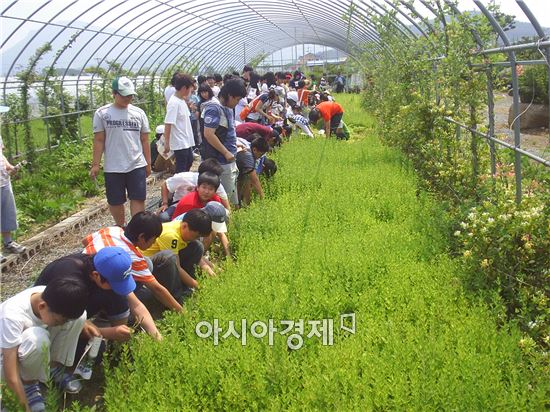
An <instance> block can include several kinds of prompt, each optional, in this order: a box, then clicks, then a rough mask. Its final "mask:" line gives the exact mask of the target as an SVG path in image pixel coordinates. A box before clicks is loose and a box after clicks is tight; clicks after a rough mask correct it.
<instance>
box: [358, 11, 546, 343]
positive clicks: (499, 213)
mask: <svg viewBox="0 0 550 412" xmlns="http://www.w3.org/2000/svg"><path fill="white" fill-rule="evenodd" d="M443 11H444V12H445V13H446V14H447V15H448V16H452V15H453V13H452V10H450V9H448V8H446V7H445V8H444V9H443ZM495 14H496V15H497V17H499V18H501V20H504V21H503V26H504V25H505V23H506V22H507V21H508V22H509V21H510V19H509V16H508V18H506V16H503V15H502V14H500V13H495ZM376 22H377V27H378V30H379V32H380V35H381V39H382V42H383V43H384V44H385V45H387V46H388V49H389V50H391V55H390V54H378V59H377V60H369V61H368V64H367V63H366V65H365V67H366V68H367V69H366V70H367V72H366V76H367V78H368V79H369V83H370V86H369V88H368V90H367V92H366V94H365V99H364V104H365V106H366V107H367V108H368V109H369V110H371V111H372V112H373V113H375V114H376V117H377V119H378V131H379V134H380V136H381V137H382V139H383V140H384V141H385V142H387V143H388V144H390V145H393V146H396V147H399V148H400V149H401V150H402V151H403V152H404V153H405V154H406V156H407V158H408V159H409V161H410V162H411V165H412V166H413V167H414V170H415V171H416V173H417V174H418V176H419V177H420V178H421V182H422V187H423V188H426V189H427V190H429V191H431V192H433V193H435V194H437V196H438V197H439V199H441V200H442V201H443V202H444V203H445V204H446V205H447V208H448V211H449V216H450V219H451V226H452V227H451V230H450V233H449V235H450V236H451V237H452V241H453V245H454V247H453V252H454V253H456V254H458V255H461V256H462V259H463V263H464V264H465V265H466V267H467V268H468V269H469V271H470V274H471V277H470V284H471V287H472V288H474V289H475V290H477V291H480V292H481V293H483V294H485V295H486V296H492V295H493V294H494V292H496V293H498V295H499V296H500V298H501V299H502V301H503V303H504V304H505V305H506V308H507V318H508V319H514V320H515V321H517V322H518V323H519V324H520V325H521V327H522V330H523V331H524V332H525V333H526V334H525V336H524V338H522V340H521V345H522V346H523V347H524V349H525V350H526V351H528V352H531V353H533V354H534V353H535V349H536V346H537V344H538V345H540V347H539V349H542V351H541V352H543V353H544V351H546V350H548V347H549V344H550V305H549V304H548V303H549V299H550V282H549V280H550V255H549V253H548V251H549V250H550V221H549V219H550V192H549V183H550V171H549V170H548V169H547V168H545V167H544V166H542V165H539V164H537V163H534V162H531V161H528V159H527V158H524V159H523V160H522V168H523V172H522V178H523V200H522V202H521V203H520V204H517V203H516V202H515V201H514V194H515V176H514V169H513V161H514V160H513V159H514V155H513V153H512V152H511V151H509V150H508V149H500V148H499V147H498V146H497V147H496V160H497V163H496V171H495V173H491V164H490V147H489V144H488V143H487V141H486V140H484V139H482V138H480V137H479V136H476V135H473V134H471V133H470V132H468V131H465V130H462V132H461V133H459V132H457V128H456V126H455V125H453V124H451V123H449V122H447V121H446V120H445V117H451V118H453V119H455V120H456V121H458V122H460V123H463V124H466V125H467V126H469V127H470V128H473V129H477V130H479V131H481V132H486V131H487V126H486V122H487V120H486V116H487V114H486V113H487V105H488V101H487V82H488V77H489V78H491V79H492V80H493V81H494V82H495V85H496V86H497V87H498V84H499V83H498V79H501V80H502V79H504V81H503V82H501V83H500V84H501V86H502V87H503V89H504V88H505V83H506V80H505V79H506V78H509V75H508V76H506V73H505V72H504V71H502V72H497V71H496V70H495V69H494V68H492V67H491V66H487V69H479V68H478V67H476V66H475V65H473V64H474V63H490V61H494V60H500V61H502V60H505V59H506V58H505V56H503V55H492V56H489V57H481V56H476V55H475V54H472V51H473V50H476V49H477V48H478V45H477V44H476V42H475V41H474V38H473V36H472V31H471V30H472V29H475V30H476V31H477V33H478V34H479V36H480V38H481V39H482V40H483V41H485V42H486V43H485V44H486V46H487V47H488V48H489V47H491V46H493V44H492V43H491V42H492V41H493V42H494V34H493V31H492V29H491V28H490V27H489V25H488V23H487V22H486V19H485V18H484V17H483V16H480V15H467V14H466V15H461V16H458V17H456V16H455V17H452V18H447V19H446V20H445V19H443V20H441V21H440V22H436V23H435V24H434V25H433V26H434V31H433V32H432V33H431V34H429V35H428V37H427V38H424V37H421V38H419V39H418V40H415V41H406V42H403V39H402V38H399V37H398V36H396V34H395V32H394V30H393V29H392V26H391V24H390V21H389V19H387V18H381V19H377V20H376ZM441 56H443V57H441ZM506 70H508V71H509V69H506ZM526 70H527V71H530V70H531V69H529V68H526ZM539 71H540V69H533V73H531V74H530V75H529V76H525V77H523V80H522V81H528V82H532V81H534V80H533V79H534V78H538V77H540V76H538V74H537V73H538V72H539ZM495 79H497V80H495ZM539 80H540V79H539ZM538 82H539V83H541V84H542V85H544V84H546V87H547V84H548V83H547V80H546V83H544V81H542V80H540V81H538ZM524 90H525V87H524ZM542 94H544V92H542ZM546 99H547V94H546Z"/></svg>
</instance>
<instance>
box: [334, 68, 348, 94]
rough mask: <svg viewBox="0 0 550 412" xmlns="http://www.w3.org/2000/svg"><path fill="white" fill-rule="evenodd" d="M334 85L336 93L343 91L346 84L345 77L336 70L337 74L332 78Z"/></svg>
mask: <svg viewBox="0 0 550 412" xmlns="http://www.w3.org/2000/svg"><path fill="white" fill-rule="evenodd" d="M334 86H335V87H334V88H335V91H336V93H342V92H343V91H344V87H345V86H346V78H345V77H344V76H342V73H340V72H338V75H337V76H336V78H335V79H334Z"/></svg>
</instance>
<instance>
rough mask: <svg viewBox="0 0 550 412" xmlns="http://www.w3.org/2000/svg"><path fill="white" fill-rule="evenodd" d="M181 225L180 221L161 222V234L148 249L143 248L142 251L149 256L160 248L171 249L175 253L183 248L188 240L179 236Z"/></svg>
mask: <svg viewBox="0 0 550 412" xmlns="http://www.w3.org/2000/svg"><path fill="white" fill-rule="evenodd" d="M181 225H182V222H181V221H174V222H168V223H163V224H162V233H161V235H160V236H159V237H158V238H157V240H155V243H153V245H152V246H151V247H150V248H149V249H147V250H143V251H142V253H143V254H144V255H145V256H148V257H151V256H153V255H154V254H155V253H157V252H160V251H161V250H171V251H172V252H173V253H174V254H175V255H177V254H178V253H179V251H180V250H182V249H185V248H186V247H187V245H188V242H186V241H185V240H183V238H182V237H181Z"/></svg>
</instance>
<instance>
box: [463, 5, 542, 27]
mask: <svg viewBox="0 0 550 412" xmlns="http://www.w3.org/2000/svg"><path fill="white" fill-rule="evenodd" d="M482 3H483V4H484V5H485V6H486V5H488V4H491V3H492V1H487V0H482ZM495 3H496V4H498V5H500V10H501V11H502V12H504V13H506V14H512V15H514V16H516V20H518V21H527V18H526V17H525V15H524V14H523V12H522V11H521V9H520V8H519V6H518V5H517V3H516V1H515V0H496V1H495ZM524 3H525V4H526V5H527V7H529V10H531V12H532V13H533V14H534V15H535V17H536V18H537V20H538V21H539V23H540V24H541V25H542V26H543V27H550V12H549V11H548V10H549V9H550V7H549V5H550V2H549V0H524ZM458 8H459V9H460V10H461V11H464V10H479V9H478V7H477V6H476V5H475V3H474V2H473V1H472V0H459V2H458Z"/></svg>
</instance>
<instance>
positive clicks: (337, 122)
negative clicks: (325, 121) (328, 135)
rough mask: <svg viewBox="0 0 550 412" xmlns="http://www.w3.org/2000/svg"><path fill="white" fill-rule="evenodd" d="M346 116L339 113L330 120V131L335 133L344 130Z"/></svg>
mask: <svg viewBox="0 0 550 412" xmlns="http://www.w3.org/2000/svg"><path fill="white" fill-rule="evenodd" d="M343 116H344V113H338V114H335V115H334V116H332V117H331V118H330V130H331V131H332V132H334V131H335V130H336V129H339V128H342V127H343V126H342V125H341V123H342V117H343Z"/></svg>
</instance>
